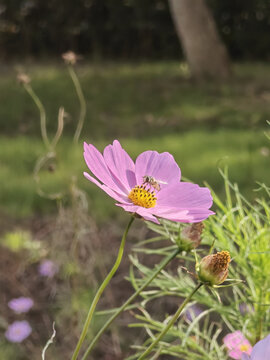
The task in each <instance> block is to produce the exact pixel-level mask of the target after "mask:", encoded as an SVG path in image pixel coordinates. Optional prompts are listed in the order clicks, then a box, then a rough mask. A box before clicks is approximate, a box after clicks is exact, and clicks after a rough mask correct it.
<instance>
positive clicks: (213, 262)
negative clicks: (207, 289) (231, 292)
mask: <svg viewBox="0 0 270 360" xmlns="http://www.w3.org/2000/svg"><path fill="white" fill-rule="evenodd" d="M230 261H231V257H230V253H229V252H228V251H221V252H218V253H217V254H211V255H208V256H205V257H204V258H202V260H201V263H200V266H199V271H198V277H199V279H200V280H201V281H202V282H204V283H209V285H218V284H221V283H223V281H225V280H226V278H227V276H228V268H229V264H230Z"/></svg>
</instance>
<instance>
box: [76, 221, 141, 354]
mask: <svg viewBox="0 0 270 360" xmlns="http://www.w3.org/2000/svg"><path fill="white" fill-rule="evenodd" d="M133 221H134V217H133V216H132V217H131V219H130V221H129V223H128V225H127V227H126V230H125V232H124V234H123V237H122V240H121V244H120V247H119V251H118V255H117V258H116V261H115V263H114V266H113V267H112V269H111V271H110V272H109V274H108V275H107V276H106V278H105V279H104V281H103V283H102V284H101V285H100V287H99V289H98V291H97V293H96V295H95V297H94V300H93V302H92V304H91V306H90V309H89V311H88V314H87V318H86V320H85V323H84V326H83V330H82V333H81V336H80V338H79V341H78V343H77V346H76V348H75V350H74V353H73V355H72V360H76V359H77V358H78V354H79V351H80V349H81V347H82V344H83V341H84V339H85V337H86V334H87V331H88V328H89V325H90V323H91V320H92V317H93V315H94V311H95V308H96V305H97V303H98V301H99V299H100V297H101V295H102V293H103V291H104V290H105V288H106V287H107V285H108V284H109V282H110V280H111V278H112V277H113V275H114V274H115V272H116V271H117V269H118V267H119V265H120V263H121V260H122V257H123V253H124V248H125V243H126V237H127V234H128V231H129V229H130V227H131V224H132V223H133Z"/></svg>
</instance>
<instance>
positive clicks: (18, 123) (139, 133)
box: [0, 62, 270, 218]
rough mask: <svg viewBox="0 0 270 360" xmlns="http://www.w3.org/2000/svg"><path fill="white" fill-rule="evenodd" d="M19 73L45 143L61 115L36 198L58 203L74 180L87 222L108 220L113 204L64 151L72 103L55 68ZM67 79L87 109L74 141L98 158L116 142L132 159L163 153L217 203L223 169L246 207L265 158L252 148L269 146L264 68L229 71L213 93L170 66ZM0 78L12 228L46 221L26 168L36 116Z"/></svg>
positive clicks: (210, 86) (47, 205)
mask: <svg viewBox="0 0 270 360" xmlns="http://www.w3.org/2000/svg"><path fill="white" fill-rule="evenodd" d="M24 67H25V69H26V70H28V73H29V74H30V76H31V78H32V86H33V88H34V90H35V91H36V93H37V94H38V95H39V96H40V98H41V100H42V102H43V103H44V106H45V108H46V111H47V118H48V130H49V134H50V135H51V136H53V132H54V131H55V129H56V117H57V112H58V108H59V106H60V105H63V106H64V107H65V110H66V111H67V112H68V113H69V116H68V117H67V119H66V121H65V127H64V136H63V138H62V139H61V141H60V144H59V147H58V148H57V159H56V171H55V172H53V173H52V172H49V171H47V170H46V169H45V170H44V171H43V172H42V173H41V175H42V176H41V185H42V188H43V189H44V190H45V191H49V192H55V191H62V190H63V191H64V192H65V193H67V192H68V191H69V186H70V182H71V178H72V177H74V176H76V177H77V178H78V183H79V186H80V187H82V188H83V189H84V190H86V191H87V192H88V193H89V198H90V209H91V212H92V213H94V214H96V216H97V217H99V218H101V217H103V218H107V217H108V216H109V217H111V216H115V214H117V213H119V209H117V210H116V207H115V206H114V205H113V201H111V200H109V199H108V198H107V196H106V195H105V194H103V193H102V192H101V191H100V190H98V189H97V188H96V187H95V186H94V185H91V184H90V183H88V182H87V181H86V180H85V179H84V178H83V176H82V172H83V171H84V170H85V169H86V167H85V165H84V161H83V158H82V144H80V145H79V146H76V147H74V146H73V145H72V134H73V132H74V130H75V127H76V118H77V115H78V113H79V109H78V100H77V98H76V94H75V91H74V88H73V86H72V82H71V80H70V78H69V77H68V73H67V70H66V69H65V67H64V65H63V66H60V65H59V64H58V65H57V64H53V65H50V64H46V65H44V64H43V65H37V64H34V65H33V64H31V66H30V65H25V66H24ZM5 70H6V69H5ZM77 72H78V75H79V77H80V80H81V83H82V88H83V90H84V93H85V97H86V101H87V118H86V123H85V126H84V129H83V133H82V136H81V139H83V140H87V141H88V142H93V143H94V144H95V145H97V147H98V148H99V149H100V150H102V149H103V148H104V146H105V145H106V144H108V143H109V142H111V141H112V140H113V139H114V138H118V139H120V140H121V141H122V143H123V145H124V147H125V148H126V149H127V151H128V152H130V154H131V155H132V156H133V158H135V157H136V156H137V155H138V154H139V153H140V152H142V151H144V150H147V149H156V150H158V151H169V152H171V153H172V154H173V155H174V156H175V158H176V160H177V162H178V163H179V165H180V166H181V169H182V174H183V175H184V176H185V177H187V178H189V179H191V180H192V181H195V182H198V183H200V184H202V183H203V181H207V182H208V183H209V184H211V186H213V188H214V189H215V190H216V191H218V192H220V193H221V195H222V188H223V186H222V179H221V177H220V176H219V174H218V169H217V168H218V167H219V166H221V167H222V166H224V165H225V164H226V165H229V169H230V176H231V179H232V181H236V182H238V183H239V186H240V187H241V188H242V191H243V192H244V193H245V195H247V196H248V197H249V198H250V199H252V198H253V197H254V196H255V193H254V192H253V189H254V188H255V187H256V184H255V181H267V167H268V165H269V156H268V157H267V156H265V157H264V156H263V155H262V154H261V148H262V147H266V146H268V145H269V142H268V140H267V139H266V137H265V136H264V134H263V132H264V130H265V129H266V126H267V125H266V120H267V119H269V115H270V107H269V99H270V95H269V94H270V85H269V84H270V66H269V65H266V64H242V65H236V66H235V67H234V74H235V75H234V77H233V79H231V81H230V82H226V83H223V84H218V83H210V82H205V83H201V84H196V83H194V82H193V81H192V80H191V79H189V76H188V73H187V71H186V67H185V66H184V65H183V64H179V63H177V62H171V63H144V64H136V65H134V64H112V63H109V64H90V65H82V66H80V67H78V68H77ZM1 75H2V76H1V78H0V92H1V94H2V102H1V106H0V129H1V134H2V135H1V136H2V137H1V139H0V166H1V172H0V181H1V184H2V185H1V188H0V210H1V211H2V212H4V213H6V214H8V215H12V216H14V217H15V218H16V217H25V216H30V215H33V214H44V213H47V212H51V211H53V210H55V208H56V207H55V203H54V202H52V201H50V200H47V199H43V198H41V197H40V196H39V195H37V193H36V189H35V186H34V181H33V177H32V173H33V168H34V166H35V162H36V160H37V159H38V158H39V157H40V156H42V155H43V154H44V148H43V144H42V143H41V140H40V128H39V117H38V111H37V109H36V108H35V106H34V104H33V103H32V101H31V99H30V98H29V96H28V95H27V94H26V92H25V90H24V89H23V88H22V87H20V86H19V85H18V84H17V83H16V81H15V69H14V68H12V67H10V68H9V71H5V72H3V74H1ZM92 209H94V210H92Z"/></svg>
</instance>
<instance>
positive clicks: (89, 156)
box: [84, 140, 214, 224]
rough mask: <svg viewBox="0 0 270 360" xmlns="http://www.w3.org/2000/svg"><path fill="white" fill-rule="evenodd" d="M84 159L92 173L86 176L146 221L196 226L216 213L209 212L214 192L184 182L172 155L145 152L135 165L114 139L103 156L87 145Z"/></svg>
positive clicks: (129, 210)
mask: <svg viewBox="0 0 270 360" xmlns="http://www.w3.org/2000/svg"><path fill="white" fill-rule="evenodd" d="M84 158H85V161H86V164H87V166H88V168H89V170H90V172H91V174H88V173H86V172H85V173H84V176H85V177H86V178H87V179H88V180H89V181H91V182H92V183H94V184H95V185H97V186H98V187H99V188H101V189H102V190H103V191H105V192H106V193H107V194H108V195H109V196H111V197H112V198H113V199H115V200H116V201H117V203H116V205H117V206H120V207H122V208H123V209H124V210H125V211H128V212H130V213H133V214H137V215H139V216H140V217H142V218H144V219H145V220H148V221H153V222H155V223H157V224H159V220H158V219H159V218H163V219H167V220H171V221H177V222H186V223H196V222H201V221H203V220H205V219H207V218H208V217H209V216H210V215H213V214H214V213H213V211H211V210H209V209H210V207H211V206H212V203H213V199H212V196H211V193H210V190H209V189H208V188H205V187H200V186H199V185H196V184H192V183H189V182H184V181H181V170H180V168H179V166H178V165H177V163H176V162H175V160H174V158H173V156H172V155H171V154H169V153H168V152H164V153H161V154H160V153H158V152H157V151H151V150H149V151H145V152H143V153H141V154H140V155H139V156H138V157H137V159H136V161H135V162H134V161H133V160H132V159H131V158H130V156H129V155H128V153H127V152H126V151H125V150H124V149H123V148H122V146H121V144H120V143H119V141H117V140H114V142H113V144H112V145H107V146H106V147H105V149H104V151H103V154H101V153H100V152H99V151H98V150H97V149H96V148H95V147H94V146H93V145H92V144H86V143H85V144H84ZM157 179H158V180H157ZM160 180H162V182H161V181H160ZM161 184H162V186H161Z"/></svg>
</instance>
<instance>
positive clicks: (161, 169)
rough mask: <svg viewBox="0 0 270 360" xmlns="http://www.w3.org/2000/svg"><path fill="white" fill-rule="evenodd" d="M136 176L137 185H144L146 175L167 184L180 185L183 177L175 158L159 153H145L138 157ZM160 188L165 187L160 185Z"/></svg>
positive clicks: (165, 153)
mask: <svg viewBox="0 0 270 360" xmlns="http://www.w3.org/2000/svg"><path fill="white" fill-rule="evenodd" d="M135 174H136V178H137V185H141V184H142V182H143V177H144V176H146V175H148V176H153V177H154V178H155V179H156V180H160V181H163V182H165V183H166V184H171V183H178V182H179V181H180V177H181V171H180V169H179V166H178V165H177V163H176V162H175V160H174V158H173V156H172V155H171V154H169V153H167V152H164V153H161V154H159V153H158V152H157V151H145V152H143V153H142V154H140V155H139V156H138V157H137V159H136V163H135ZM160 187H161V188H162V187H163V185H162V184H160Z"/></svg>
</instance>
